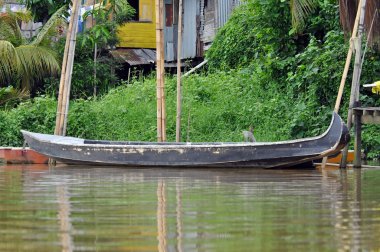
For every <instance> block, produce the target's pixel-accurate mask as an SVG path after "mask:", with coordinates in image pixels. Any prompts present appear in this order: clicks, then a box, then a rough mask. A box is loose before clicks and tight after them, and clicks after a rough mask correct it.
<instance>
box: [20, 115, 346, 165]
mask: <svg viewBox="0 0 380 252" xmlns="http://www.w3.org/2000/svg"><path fill="white" fill-rule="evenodd" d="M22 134H23V135H24V138H25V140H26V142H27V143H28V145H29V146H30V148H31V149H33V150H35V151H37V152H39V153H41V154H44V155H46V156H48V157H51V158H54V159H55V160H57V161H60V162H64V163H67V164H78V163H83V164H97V165H125V166H135V167H137V166H149V167H151V166H157V167H164V166H173V167H258V168H275V167H288V166H292V165H295V164H299V163H304V162H308V161H311V160H314V159H319V158H322V157H324V156H328V155H333V154H335V153H337V152H339V151H340V150H341V149H342V148H343V147H344V146H345V145H346V144H347V143H348V141H349V138H350V136H349V132H348V129H347V127H346V125H345V124H344V123H343V121H342V119H341V118H340V116H339V115H338V114H336V113H333V118H332V121H331V124H330V126H329V128H328V129H327V131H326V132H325V133H323V134H322V135H320V136H317V137H311V138H303V139H298V140H290V141H281V142H256V143H245V142H244V143H228V142H210V143H154V142H128V141H126V142H122V141H103V140H86V139H81V138H74V137H63V136H56V135H47V134H39V133H33V132H28V131H24V130H22Z"/></svg>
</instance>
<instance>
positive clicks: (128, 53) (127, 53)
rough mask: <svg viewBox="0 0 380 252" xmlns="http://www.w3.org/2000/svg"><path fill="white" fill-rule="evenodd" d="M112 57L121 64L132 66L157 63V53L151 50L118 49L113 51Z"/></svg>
mask: <svg viewBox="0 0 380 252" xmlns="http://www.w3.org/2000/svg"><path fill="white" fill-rule="evenodd" d="M111 54H112V56H113V57H114V58H115V59H116V60H119V61H120V62H127V63H128V64H129V65H131V66H136V65H149V64H154V63H155V62H156V51H154V50H151V49H133V48H117V49H116V50H112V51H111Z"/></svg>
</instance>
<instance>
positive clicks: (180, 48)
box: [175, 0, 182, 142]
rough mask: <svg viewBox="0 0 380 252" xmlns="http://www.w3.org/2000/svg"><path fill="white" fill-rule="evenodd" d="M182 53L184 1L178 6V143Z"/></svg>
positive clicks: (178, 136)
mask: <svg viewBox="0 0 380 252" xmlns="http://www.w3.org/2000/svg"><path fill="white" fill-rule="evenodd" d="M181 51H182V0H179V6H178V46H177V120H176V137H175V138H176V141H177V142H180V141H181V112H182V111H181Z"/></svg>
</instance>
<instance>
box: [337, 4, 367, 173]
mask: <svg viewBox="0 0 380 252" xmlns="http://www.w3.org/2000/svg"><path fill="white" fill-rule="evenodd" d="M366 2H367V1H366V0H362V1H361V5H360V8H361V14H360V20H359V29H358V36H357V38H356V41H355V42H354V43H355V65H354V72H353V77H352V84H351V94H350V103H349V107H348V116H347V127H348V129H349V130H350V129H351V127H352V115H353V111H352V109H353V108H354V107H355V104H356V103H357V102H358V101H359V87H360V73H361V66H362V64H361V61H362V50H361V46H362V43H361V42H362V34H363V30H364V17H365V8H366ZM347 153H348V145H347V146H346V147H344V149H343V154H342V160H341V163H340V167H341V168H345V167H346V166H347Z"/></svg>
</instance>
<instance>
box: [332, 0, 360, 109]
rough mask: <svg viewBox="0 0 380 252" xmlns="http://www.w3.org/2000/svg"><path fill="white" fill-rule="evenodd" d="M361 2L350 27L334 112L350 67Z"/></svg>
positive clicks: (338, 105)
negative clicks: (352, 26) (347, 48)
mask: <svg viewBox="0 0 380 252" xmlns="http://www.w3.org/2000/svg"><path fill="white" fill-rule="evenodd" d="M361 3H362V0H360V1H359V5H358V10H357V12H356V18H355V24H354V28H353V29H352V34H351V39H350V48H349V50H348V53H347V58H346V64H345V65H344V70H343V75H342V79H341V80H340V85H339V91H338V96H337V98H336V102H335V107H334V111H335V112H336V113H339V108H340V103H341V101H342V95H343V90H344V86H345V83H346V79H347V74H348V69H349V68H350V63H351V58H352V53H353V50H354V44H353V41H354V39H355V38H356V37H357V33H358V26H359V17H360V13H361V9H362V8H361V7H360V6H361Z"/></svg>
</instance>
